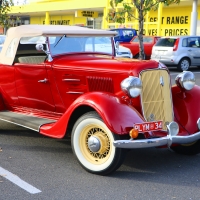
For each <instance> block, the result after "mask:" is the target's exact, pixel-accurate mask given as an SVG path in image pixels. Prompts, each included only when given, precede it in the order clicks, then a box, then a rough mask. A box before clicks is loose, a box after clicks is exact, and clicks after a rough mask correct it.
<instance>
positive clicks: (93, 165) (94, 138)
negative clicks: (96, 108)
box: [71, 112, 125, 175]
mask: <svg viewBox="0 0 200 200" xmlns="http://www.w3.org/2000/svg"><path fill="white" fill-rule="evenodd" d="M115 139H119V136H118V135H115V134H113V133H112V132H111V131H110V130H109V129H108V127H107V126H106V125H105V123H104V122H103V120H102V119H101V118H100V116H99V115H98V114H97V113H96V112H89V113H86V114H85V115H83V116H81V117H80V118H79V119H78V120H77V122H76V123H75V125H74V128H73V130H72V138H71V143H72V150H73V152H74V154H75V155H76V157H77V159H78V161H79V163H80V164H81V166H82V167H83V168H84V169H85V170H87V171H88V172H91V173H93V174H98V175H107V174H110V173H112V172H114V171H115V170H117V169H118V168H119V167H120V165H121V164H122V162H123V160H124V157H125V150H124V149H121V148H115V147H114V146H113V141H114V140H115Z"/></svg>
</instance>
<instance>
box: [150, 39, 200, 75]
mask: <svg viewBox="0 0 200 200" xmlns="http://www.w3.org/2000/svg"><path fill="white" fill-rule="evenodd" d="M151 59H152V60H156V61H160V62H162V63H164V64H165V65H176V66H177V68H178V70H179V71H187V70H189V68H190V66H199V67H200V36H173V37H162V38H160V40H159V41H158V42H157V43H156V44H155V45H154V46H153V49H152V54H151Z"/></svg>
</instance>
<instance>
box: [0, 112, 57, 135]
mask: <svg viewBox="0 0 200 200" xmlns="http://www.w3.org/2000/svg"><path fill="white" fill-rule="evenodd" d="M0 120H2V121H6V122H9V123H12V124H16V125H18V126H23V127H25V128H28V129H31V130H34V131H37V132H39V130H40V126H42V125H43V124H49V123H54V122H56V120H51V119H45V118H40V117H34V116H30V115H25V114H19V113H16V112H11V111H1V112H0Z"/></svg>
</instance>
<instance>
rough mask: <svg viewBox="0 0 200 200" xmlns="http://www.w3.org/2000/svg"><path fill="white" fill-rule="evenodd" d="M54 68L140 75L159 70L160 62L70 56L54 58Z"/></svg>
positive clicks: (83, 55) (90, 55)
mask: <svg viewBox="0 0 200 200" xmlns="http://www.w3.org/2000/svg"><path fill="white" fill-rule="evenodd" d="M53 67H55V68H62V69H63V68H65V67H70V68H71V67H79V68H84V70H86V69H87V70H95V71H108V72H109V73H111V72H112V71H113V72H114V71H115V72H117V71H119V72H122V71H124V72H129V73H130V75H131V74H132V73H133V71H134V72H135V73H140V72H141V71H142V70H144V69H147V68H148V69H153V68H158V62H156V61H153V60H138V59H129V58H116V57H113V56H110V55H103V54H76V55H75V54H74V55H72V54H69V55H65V56H58V57H54V60H53Z"/></svg>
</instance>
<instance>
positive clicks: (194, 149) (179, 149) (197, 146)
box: [171, 140, 200, 155]
mask: <svg viewBox="0 0 200 200" xmlns="http://www.w3.org/2000/svg"><path fill="white" fill-rule="evenodd" d="M171 149H172V150H173V151H175V152H176V153H179V154H185V155H196V154H198V153H200V140H197V141H196V142H193V143H190V144H182V145H178V146H175V147H171Z"/></svg>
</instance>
